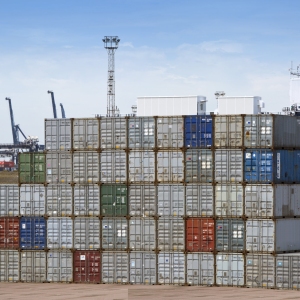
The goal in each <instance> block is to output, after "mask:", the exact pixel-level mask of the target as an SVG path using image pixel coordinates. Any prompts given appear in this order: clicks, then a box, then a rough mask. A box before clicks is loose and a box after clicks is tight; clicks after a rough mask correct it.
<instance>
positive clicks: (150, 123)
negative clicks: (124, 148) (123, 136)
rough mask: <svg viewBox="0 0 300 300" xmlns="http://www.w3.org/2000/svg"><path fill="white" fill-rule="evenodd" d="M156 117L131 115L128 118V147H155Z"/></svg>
mask: <svg viewBox="0 0 300 300" xmlns="http://www.w3.org/2000/svg"><path fill="white" fill-rule="evenodd" d="M155 128H156V126H155V119H154V118H153V117H130V118H129V120H128V148H130V149H144V150H146V149H148V150H150V149H153V148H154V147H155Z"/></svg>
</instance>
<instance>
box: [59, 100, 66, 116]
mask: <svg viewBox="0 0 300 300" xmlns="http://www.w3.org/2000/svg"><path fill="white" fill-rule="evenodd" d="M59 105H60V108H61V117H62V118H63V119H65V118H66V113H65V109H64V107H63V105H62V103H60V104H59Z"/></svg>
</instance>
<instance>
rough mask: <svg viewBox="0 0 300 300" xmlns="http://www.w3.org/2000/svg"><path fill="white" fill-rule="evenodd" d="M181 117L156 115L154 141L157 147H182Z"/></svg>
mask: <svg viewBox="0 0 300 300" xmlns="http://www.w3.org/2000/svg"><path fill="white" fill-rule="evenodd" d="M183 126H184V119H183V117H175V116H174V117H158V118H157V136H156V139H157V140H156V143H157V147H158V148H159V149H170V148H173V149H179V148H182V147H183Z"/></svg>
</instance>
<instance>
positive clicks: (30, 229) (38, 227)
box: [20, 217, 47, 250]
mask: <svg viewBox="0 0 300 300" xmlns="http://www.w3.org/2000/svg"><path fill="white" fill-rule="evenodd" d="M46 236H47V235H46V222H45V219H44V218H43V217H22V218H20V248H21V249H31V250H37V249H45V248H46Z"/></svg>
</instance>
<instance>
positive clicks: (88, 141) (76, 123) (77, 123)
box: [73, 118, 100, 150]
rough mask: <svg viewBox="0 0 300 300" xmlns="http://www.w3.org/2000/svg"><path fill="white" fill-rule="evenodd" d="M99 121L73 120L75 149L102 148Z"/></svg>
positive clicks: (92, 119)
mask: <svg viewBox="0 0 300 300" xmlns="http://www.w3.org/2000/svg"><path fill="white" fill-rule="evenodd" d="M99 133H100V131H99V119H96V118H88V119H74V120H73V149H74V150H96V149H99V148H100V146H99V145H100V144H99V141H100V138H99Z"/></svg>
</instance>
